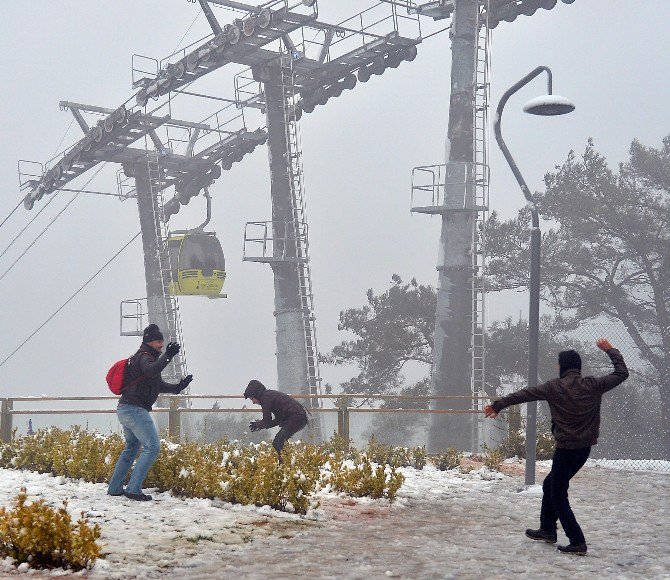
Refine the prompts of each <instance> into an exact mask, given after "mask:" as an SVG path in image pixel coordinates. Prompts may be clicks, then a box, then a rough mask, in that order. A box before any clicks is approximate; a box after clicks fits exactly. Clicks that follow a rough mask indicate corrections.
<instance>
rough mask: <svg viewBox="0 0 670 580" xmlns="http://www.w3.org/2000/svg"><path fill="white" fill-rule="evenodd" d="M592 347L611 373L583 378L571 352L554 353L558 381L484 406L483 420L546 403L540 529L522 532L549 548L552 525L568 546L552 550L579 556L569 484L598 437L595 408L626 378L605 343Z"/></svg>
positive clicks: (581, 542)
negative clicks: (547, 447) (546, 458)
mask: <svg viewBox="0 0 670 580" xmlns="http://www.w3.org/2000/svg"><path fill="white" fill-rule="evenodd" d="M596 346H597V347H598V348H599V349H600V350H602V351H604V352H606V353H607V355H608V356H609V357H610V361H612V365H613V366H614V370H613V371H612V372H611V373H610V374H609V375H605V376H603V377H588V376H587V377H583V376H582V359H581V357H580V356H579V353H578V352H577V351H575V350H564V351H562V352H560V353H559V354H558V367H559V374H560V376H559V378H557V379H551V380H550V381H548V382H546V383H544V384H541V385H538V386H534V387H528V388H525V389H521V390H520V391H516V392H515V393H511V394H510V395H507V396H506V397H503V398H502V399H499V400H497V401H494V402H493V403H491V404H490V405H486V406H485V407H484V413H485V415H486V416H487V417H493V418H495V417H496V416H497V415H498V413H500V411H502V410H503V409H505V408H507V407H509V406H511V405H518V404H519V403H527V402H529V401H547V403H549V410H550V411H551V432H552V434H553V436H554V439H555V440H556V449H555V450H554V457H553V459H552V463H551V471H550V472H549V475H547V477H546V478H545V479H544V482H543V483H542V492H543V493H542V508H541V510H540V529H538V530H532V529H527V530H526V536H528V537H529V538H531V539H532V540H541V541H544V542H547V543H549V544H555V543H556V541H557V539H558V538H557V535H556V530H557V525H556V524H557V521H560V522H561V526H562V527H563V531H564V532H565V535H566V536H567V537H568V540H569V541H570V543H569V544H568V545H567V546H558V550H559V552H563V553H565V554H574V555H578V556H585V555H586V552H587V546H586V540H585V539H584V534H583V532H582V529H581V528H580V527H579V524H578V523H577V519H576V518H575V514H574V513H573V512H572V509H571V508H570V502H569V501H568V487H569V485H570V480H571V479H572V478H573V477H574V476H575V475H576V474H577V472H578V471H579V470H580V469H581V468H582V466H583V465H584V463H586V460H587V459H588V457H589V454H590V453H591V447H592V446H593V445H595V444H596V443H597V442H598V435H599V434H600V405H601V402H602V396H603V395H604V394H605V393H606V392H607V391H610V390H612V389H613V388H614V387H616V386H617V385H620V384H621V383H623V382H624V381H625V380H626V379H627V378H628V369H627V368H626V363H625V362H624V360H623V356H621V353H620V352H619V351H618V350H617V349H616V348H614V347H613V346H612V345H611V344H610V341H609V340H607V339H605V338H599V339H598V340H597V341H596Z"/></svg>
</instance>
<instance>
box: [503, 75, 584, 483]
mask: <svg viewBox="0 0 670 580" xmlns="http://www.w3.org/2000/svg"><path fill="white" fill-rule="evenodd" d="M543 71H544V72H546V73H547V94H546V95H543V96H541V97H536V98H534V99H531V100H530V101H528V102H527V103H526V104H525V105H524V107H523V110H524V111H525V112H526V113H529V114H531V115H543V116H554V115H565V114H566V113H571V112H572V111H574V109H575V106H574V105H573V104H572V103H571V102H570V101H569V100H568V99H566V98H564V97H559V96H558V95H553V94H552V77H551V70H550V69H549V68H548V67H546V66H538V67H537V68H536V69H534V70H532V71H531V72H530V73H528V74H527V75H526V76H525V77H523V78H522V79H521V80H520V81H519V82H518V83H516V84H515V85H513V86H511V87H510V88H509V89H507V91H505V93H504V94H503V96H502V97H501V99H500V102H499V103H498V108H497V110H496V119H495V125H494V130H495V135H496V141H497V142H498V146H499V147H500V149H501V151H502V153H503V155H504V156H505V159H506V160H507V163H508V164H509V166H510V169H511V170H512V173H513V174H514V177H516V180H517V182H518V183H519V186H520V187H521V191H522V192H523V195H524V197H525V198H526V200H528V204H529V207H530V213H531V216H532V225H531V233H530V298H529V306H528V386H529V387H534V386H535V385H537V383H538V376H537V359H538V348H539V335H540V252H541V247H540V244H541V241H542V237H541V233H540V216H539V213H538V211H537V205H536V203H535V198H533V196H532V194H531V193H530V190H529V189H528V185H526V182H525V180H524V178H523V176H522V175H521V172H520V171H519V168H518V167H517V165H516V162H515V161H514V158H513V157H512V154H511V153H510V152H509V149H508V148H507V145H505V141H504V140H503V138H502V132H501V128H500V123H501V120H502V113H503V109H504V108H505V104H506V103H507V101H508V100H509V98H510V97H511V96H512V95H513V94H514V93H516V92H517V91H518V90H519V89H521V88H522V87H524V86H526V85H527V84H528V83H529V82H530V81H532V80H533V79H534V78H535V77H536V76H538V75H539V74H540V73H542V72H543ZM536 422H537V402H536V401H533V402H531V403H528V404H527V407H526V477H525V483H526V485H533V484H534V483H535V447H536V444H537V443H536V440H537V431H536Z"/></svg>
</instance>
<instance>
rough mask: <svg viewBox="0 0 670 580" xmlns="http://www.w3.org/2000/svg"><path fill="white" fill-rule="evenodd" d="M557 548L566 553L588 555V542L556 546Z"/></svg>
mask: <svg viewBox="0 0 670 580" xmlns="http://www.w3.org/2000/svg"><path fill="white" fill-rule="evenodd" d="M556 549H557V550H558V551H559V552H563V553H564V554H574V555H575V556H586V544H568V545H567V546H556Z"/></svg>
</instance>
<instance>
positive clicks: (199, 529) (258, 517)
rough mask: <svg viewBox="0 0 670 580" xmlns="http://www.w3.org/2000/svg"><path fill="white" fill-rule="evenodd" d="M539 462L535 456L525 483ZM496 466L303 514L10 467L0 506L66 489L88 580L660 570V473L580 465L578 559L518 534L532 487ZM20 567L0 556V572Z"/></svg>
mask: <svg viewBox="0 0 670 580" xmlns="http://www.w3.org/2000/svg"><path fill="white" fill-rule="evenodd" d="M548 465H549V463H548V462H539V464H538V481H540V482H541V478H542V477H543V473H546V471H547V470H548ZM505 471H506V472H507V473H508V475H502V474H500V473H497V472H490V471H488V470H486V469H485V468H482V469H478V470H474V471H472V472H471V473H469V474H457V473H454V472H440V471H437V470H435V469H434V468H432V467H430V466H429V467H427V468H425V469H424V470H422V471H416V470H414V469H405V470H403V472H404V474H405V476H406V482H405V484H404V486H403V488H402V489H401V491H400V494H399V495H400V497H399V499H398V501H396V502H395V503H394V504H392V505H391V506H389V504H388V502H386V501H381V500H369V499H352V498H347V497H344V496H338V495H335V494H326V493H324V494H322V495H321V496H320V502H321V506H320V508H319V509H318V510H317V511H316V512H314V513H312V514H310V517H307V518H305V517H299V516H296V515H290V514H283V513H279V512H275V511H272V510H270V509H268V508H252V507H241V506H231V505H229V504H223V503H218V502H212V501H209V500H182V499H178V498H173V497H171V496H170V495H169V494H165V493H164V494H156V495H155V498H156V501H154V502H149V503H140V502H132V501H129V500H127V499H125V498H112V497H108V496H107V495H106V494H105V491H106V487H105V485H102V484H90V483H85V482H80V481H70V480H67V479H65V478H61V477H50V476H47V475H40V474H37V473H32V472H25V471H13V470H0V503H1V504H3V505H8V504H9V503H10V502H11V500H12V499H13V498H14V497H15V495H16V493H17V492H18V490H19V488H20V487H21V486H26V487H27V488H28V494H29V497H31V498H43V499H45V500H46V501H47V502H48V503H50V504H52V505H54V506H59V505H60V504H61V502H62V500H63V499H65V498H67V499H68V502H69V509H70V510H71V511H72V512H73V514H75V515H77V514H78V513H79V512H80V511H84V512H85V513H87V514H88V517H89V518H90V520H91V521H92V522H97V523H99V524H100V526H101V527H102V534H103V535H102V541H103V542H104V545H105V546H104V552H105V553H106V558H105V559H104V560H99V561H98V563H97V564H96V566H95V568H94V569H93V570H92V571H91V572H89V573H88V574H85V575H87V576H89V577H91V578H157V577H161V578H189V579H191V578H222V577H238V576H242V577H245V578H263V579H265V578H267V577H268V576H269V577H272V578H290V577H297V576H302V577H309V578H361V579H363V578H366V579H367V578H386V577H395V578H481V577H491V578H519V577H521V578H541V577H551V578H570V577H583V578H587V577H588V578H591V577H612V578H670V551H669V550H668V540H669V539H670V521H669V519H668V513H667V512H668V510H669V508H670V473H669V472H668V471H670V469H668V470H666V471H665V472H663V471H654V472H649V471H647V472H634V471H626V470H622V469H618V468H616V466H611V465H609V466H607V467H601V466H598V465H596V464H595V462H589V464H587V467H585V468H584V469H583V470H582V471H581V472H580V473H579V474H578V476H577V477H576V478H575V479H574V480H573V483H572V485H571V502H572V505H573V509H574V510H575V513H576V515H577V517H578V519H579V521H580V523H581V525H582V527H583V529H584V532H585V535H586V539H587V542H588V545H589V554H588V556H587V557H585V558H580V557H575V556H566V555H563V554H559V553H558V552H557V551H556V549H555V547H554V546H551V545H548V544H544V543H537V542H532V541H531V540H528V539H527V538H525V537H524V530H525V528H527V527H538V513H539V505H540V497H541V493H542V491H541V488H540V487H539V486H534V487H531V488H529V489H524V488H523V464H522V463H515V462H514V461H508V462H507V464H506V465H505ZM562 540H565V538H564V537H563V536H562V534H561V533H559V542H561V541H562ZM25 574H26V572H19V571H17V570H16V568H15V567H13V566H11V565H10V564H9V563H8V562H6V561H5V562H2V561H0V576H1V577H8V576H14V575H25ZM27 574H28V575H29V576H31V577H34V578H43V577H53V576H57V575H62V574H63V572H62V571H53V572H43V571H40V572H38V571H29V572H27ZM66 574H67V575H68V576H72V575H71V574H69V573H66ZM80 575H81V574H77V575H76V576H80Z"/></svg>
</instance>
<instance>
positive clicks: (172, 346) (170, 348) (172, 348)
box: [165, 342, 181, 360]
mask: <svg viewBox="0 0 670 580" xmlns="http://www.w3.org/2000/svg"><path fill="white" fill-rule="evenodd" d="M180 350H181V346H179V343H178V342H168V345H167V346H166V347H165V354H166V355H167V357H168V360H172V358H173V357H174V356H175V355H176V354H177V353H178V352H179V351H180Z"/></svg>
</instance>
